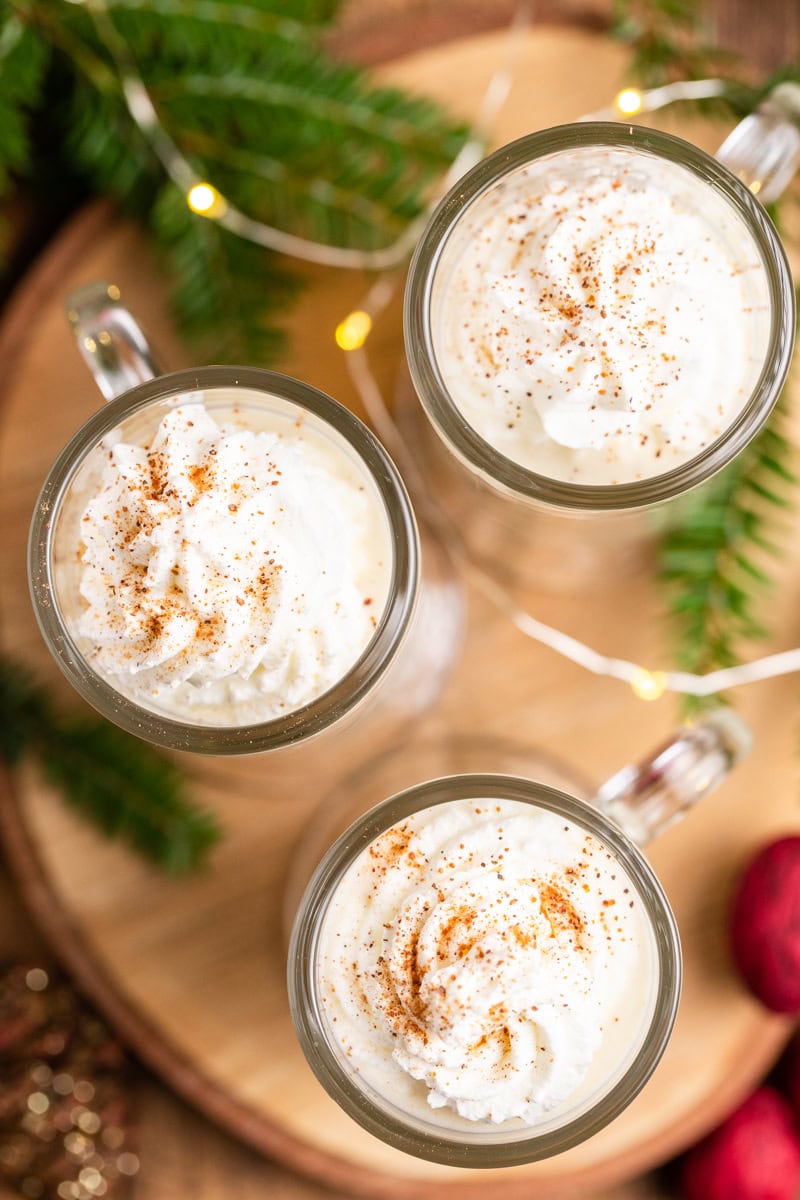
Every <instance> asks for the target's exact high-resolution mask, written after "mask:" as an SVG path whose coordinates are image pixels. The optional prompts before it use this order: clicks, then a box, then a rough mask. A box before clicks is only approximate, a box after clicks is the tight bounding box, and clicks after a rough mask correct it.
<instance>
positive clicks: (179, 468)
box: [79, 403, 391, 724]
mask: <svg viewBox="0 0 800 1200" xmlns="http://www.w3.org/2000/svg"><path fill="white" fill-rule="evenodd" d="M248 420H249V418H248V416H247V414H246V413H240V412H237V411H236V410H233V411H232V412H231V414H230V420H226V421H225V422H223V423H222V424H217V421H216V420H215V419H214V417H212V416H211V414H210V413H209V412H208V411H207V410H206V409H205V407H204V406H203V405H202V404H196V403H192V404H182V405H180V406H178V407H176V408H174V409H173V410H172V411H171V412H169V413H168V414H167V415H166V416H165V417H164V418H163V420H162V421H161V424H160V426H159V428H158V431H157V432H156V434H155V436H154V438H153V439H152V442H151V443H150V444H149V445H147V446H141V445H131V444H128V443H126V442H124V441H121V440H118V438H117V440H115V439H114V438H112V439H110V441H109V444H108V445H107V447H106V449H107V458H106V463H105V468H104V471H103V475H102V480H101V481H100V484H99V487H98V490H97V494H96V495H95V496H94V497H93V498H92V499H91V500H90V501H89V503H88V504H87V505H86V508H85V512H84V514H83V517H82V520H81V522H80V532H81V538H82V542H83V551H82V564H83V566H82V573H81V580H80V591H81V595H82V597H83V599H84V601H85V605H86V607H85V611H84V613H83V615H82V617H81V620H80V625H79V633H80V637H81V638H82V639H83V641H84V642H85V644H86V646H87V649H86V654H87V657H88V659H89V661H90V662H91V663H92V664H93V666H94V667H95V668H96V669H97V670H98V671H99V672H100V673H101V674H103V675H105V676H106V677H108V678H109V679H110V680H111V681H112V682H114V684H115V686H117V687H119V688H120V690H122V691H125V692H126V693H127V694H128V695H130V696H131V697H132V698H133V699H135V700H137V701H138V702H139V703H142V704H144V705H146V706H148V707H154V708H156V709H158V710H161V711H165V712H167V713H168V714H169V715H172V716H178V717H186V718H188V719H190V720H192V721H196V722H197V721H199V722H201V723H202V722H205V723H220V724H239V723H246V722H249V721H264V720H269V719H271V718H273V717H275V716H279V715H281V714H282V713H286V712H290V711H292V710H293V709H295V708H298V707H299V706H301V705H303V704H305V703H307V702H309V701H311V700H314V699H315V698H316V697H318V696H319V695H321V694H322V693H323V692H325V691H326V690H327V689H328V688H329V687H331V686H332V685H333V684H334V683H336V682H337V681H338V680H339V679H340V678H341V677H342V676H343V675H344V674H345V673H346V671H347V670H348V669H349V668H350V667H351V666H352V665H353V663H354V662H355V661H356V659H357V658H358V657H359V655H360V654H361V652H362V651H363V649H364V648H365V646H366V645H367V643H368V641H369V640H370V638H371V637H372V635H373V633H374V630H375V626H376V623H377V621H378V620H379V619H380V616H381V613H382V610H383V607H384V604H385V601H386V596H387V591H388V578H389V571H390V565H391V559H390V554H391V551H390V548H389V547H388V544H387V542H388V536H387V530H386V523H385V518H384V517H383V513H382V512H381V510H380V506H379V504H378V501H377V498H376V497H374V496H372V495H370V494H369V493H368V489H367V488H366V487H365V485H364V481H363V480H362V479H361V478H359V473H358V471H357V469H356V467H355V465H354V464H353V463H352V462H351V461H350V460H349V458H348V456H347V455H346V453H345V452H344V450H342V449H339V448H338V446H336V445H334V443H333V441H332V440H331V439H328V438H325V437H323V436H322V435H321V434H320V433H318V432H316V431H315V430H313V429H312V428H310V427H307V426H306V425H304V423H303V422H302V421H298V420H297V419H296V414H295V413H294V412H293V413H292V417H291V419H289V418H288V417H287V418H286V419H285V420H281V419H280V417H279V416H275V417H274V418H273V419H271V421H272V427H271V428H260V429H259V431H257V432H254V431H252V430H251V429H250V428H248V427H247V424H248ZM268 424H269V422H268Z"/></svg>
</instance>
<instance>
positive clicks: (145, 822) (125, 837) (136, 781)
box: [0, 658, 221, 875]
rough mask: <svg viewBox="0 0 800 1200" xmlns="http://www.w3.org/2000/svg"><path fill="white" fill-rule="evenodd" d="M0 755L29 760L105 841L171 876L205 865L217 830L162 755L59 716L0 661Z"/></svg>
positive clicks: (117, 733) (92, 723) (29, 682)
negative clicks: (135, 853) (121, 843)
mask: <svg viewBox="0 0 800 1200" xmlns="http://www.w3.org/2000/svg"><path fill="white" fill-rule="evenodd" d="M0 756H1V757H2V758H3V760H4V761H5V762H6V763H7V764H8V765H9V766H11V767H14V766H16V765H18V764H19V763H20V762H21V760H22V759H23V758H26V757H33V758H35V759H36V760H37V761H38V763H39V764H40V766H41V769H42V771H43V773H44V776H45V778H46V779H47V780H48V782H49V783H51V784H52V785H53V786H54V787H57V788H58V789H59V791H60V792H61V794H62V795H63V796H64V797H65V799H66V800H67V801H68V802H69V803H70V804H71V805H72V806H73V807H74V808H75V809H77V810H78V811H79V812H80V813H82V815H83V816H85V817H88V818H89V820H91V821H92V822H93V824H95V825H96V826H97V827H98V828H99V829H101V830H102V831H103V832H104V833H105V834H106V835H107V836H109V837H114V838H119V839H120V840H121V841H124V842H126V843H127V844H128V845H129V846H131V847H132V848H133V849H134V850H136V851H138V852H139V853H140V854H142V855H144V857H145V858H147V859H148V860H149V861H150V862H151V863H153V864H155V865H156V866H158V867H160V868H161V869H162V870H164V871H167V872H169V873H170V874H173V875H184V874H186V873H187V872H190V871H193V870H195V869H197V868H198V867H200V866H201V865H203V864H204V863H205V862H206V860H207V858H208V855H209V852H210V851H211V849H212V847H213V846H214V845H215V844H216V843H217V842H218V840H219V838H220V836H221V831H220V828H219V825H218V824H217V821H216V819H215V818H214V817H213V815H212V814H211V813H210V812H209V811H208V810H206V809H204V808H201V807H199V806H198V805H196V804H194V803H192V802H191V801H190V800H189V798H188V795H187V788H186V783H185V780H184V777H183V775H182V773H181V772H180V771H179V770H178V768H177V767H176V766H175V764H174V763H172V762H171V761H170V760H169V759H168V758H166V757H165V756H164V755H162V754H160V753H158V751H156V750H153V749H152V748H151V747H150V746H147V745H145V744H144V743H143V742H140V741H139V740H138V739H137V738H134V737H131V736H130V735H129V734H126V733H123V731H122V730H120V729H117V728H116V726H114V725H110V724H109V723H108V722H107V721H103V720H99V719H95V718H92V717H74V716H63V715H61V714H60V713H57V712H55V711H54V709H53V707H52V705H51V703H50V701H49V700H48V698H47V696H46V695H45V693H44V691H43V689H42V688H41V687H39V686H37V684H36V683H35V682H34V681H33V679H32V677H31V675H30V674H29V672H28V671H27V670H25V668H23V667H22V666H21V665H19V664H18V663H14V662H11V661H10V660H8V659H5V658H0Z"/></svg>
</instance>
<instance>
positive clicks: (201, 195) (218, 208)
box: [186, 183, 228, 221]
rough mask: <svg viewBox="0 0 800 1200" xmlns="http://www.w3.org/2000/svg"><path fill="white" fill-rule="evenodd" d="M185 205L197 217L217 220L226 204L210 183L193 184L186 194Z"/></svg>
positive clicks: (223, 211)
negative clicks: (196, 214)
mask: <svg viewBox="0 0 800 1200" xmlns="http://www.w3.org/2000/svg"><path fill="white" fill-rule="evenodd" d="M186 203H187V204H188V205H189V208H190V209H191V210H192V212H194V213H198V215H199V216H202V217H209V218H211V220H214V221H217V220H219V219H220V218H221V217H222V216H223V215H224V213H225V212H226V210H227V207H228V204H227V201H226V200H225V197H224V196H223V195H222V193H221V192H218V191H217V189H216V188H215V187H214V185H213V184H211V183H195V184H193V185H192V186H191V187H190V188H189V190H188V192H187V193H186Z"/></svg>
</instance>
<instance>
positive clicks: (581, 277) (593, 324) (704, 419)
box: [434, 148, 769, 484]
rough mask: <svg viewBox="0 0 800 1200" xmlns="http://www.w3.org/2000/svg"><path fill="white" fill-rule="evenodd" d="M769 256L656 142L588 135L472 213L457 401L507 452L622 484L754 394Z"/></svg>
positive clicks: (458, 255)
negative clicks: (607, 140)
mask: <svg viewBox="0 0 800 1200" xmlns="http://www.w3.org/2000/svg"><path fill="white" fill-rule="evenodd" d="M768 337H769V298H768V290H767V281H766V273H765V269H764V265H763V263H762V261H761V258H760V256H759V252H758V250H757V248H756V245H755V242H754V239H753V237H752V235H751V234H749V233H748V231H747V229H746V227H745V225H744V223H743V221H742V219H741V218H740V217H739V216H738V214H737V213H736V212H735V211H734V210H733V208H732V207H731V205H730V204H729V203H728V201H727V200H725V199H724V198H723V197H722V196H721V195H718V194H717V193H716V192H715V191H714V189H713V188H712V187H711V186H710V185H707V184H704V183H702V182H701V181H700V180H698V179H697V178H696V177H695V176H694V175H693V174H692V173H691V172H690V171H689V170H688V169H686V168H684V167H681V166H679V165H677V164H675V163H671V162H668V161H665V160H662V159H659V158H657V157H655V156H654V155H650V154H646V153H642V152H637V151H631V150H623V149H612V148H583V149H575V150H572V151H563V152H561V153H560V154H555V155H550V156H546V157H545V158H543V159H540V160H537V161H536V162H533V163H531V164H529V165H528V166H526V167H524V168H522V169H520V170H518V171H516V172H514V173H513V174H511V175H510V176H508V177H507V178H505V179H504V180H503V181H502V182H501V183H499V184H498V185H496V186H495V187H494V188H492V189H490V190H489V191H488V192H487V193H486V194H484V195H483V196H481V197H479V198H478V199H477V200H476V201H475V202H473V204H472V205H471V206H470V208H469V209H467V211H466V213H465V215H464V218H463V222H462V225H461V226H459V227H458V228H457V229H456V231H455V232H454V233H453V235H452V237H451V241H450V243H448V245H447V246H446V247H445V250H444V252H443V256H442V261H441V264H440V266H439V268H438V271H437V279H436V285H435V293H434V340H435V346H436V357H437V361H438V363H439V368H440V370H441V373H442V376H443V378H444V381H445V384H446V385H447V387H448V389H449V391H450V394H451V397H452V400H453V403H454V404H455V405H456V407H457V408H458V409H460V410H461V412H462V415H463V416H464V418H465V419H466V420H467V422H468V423H469V424H470V425H472V426H473V428H474V429H475V430H476V431H477V432H478V433H479V434H480V435H481V437H483V438H484V439H485V440H486V441H487V442H489V443H490V444H491V445H492V446H493V447H494V448H495V449H497V450H499V451H500V452H501V453H502V454H504V455H505V456H506V457H508V458H510V459H513V460H514V461H515V462H519V463H521V464H522V465H524V466H526V467H529V468H530V469H532V470H534V471H537V472H538V473H540V474H543V475H547V476H550V477H551V478H557V479H564V480H571V481H573V482H577V483H586V484H614V483H622V482H630V481H633V480H636V479H644V478H649V477H652V476H654V475H659V474H661V473H662V472H664V471H668V470H670V469H672V468H674V467H675V466H677V465H679V464H680V463H683V462H686V461H688V460H689V459H690V458H693V457H694V456H695V455H697V454H698V453H699V452H700V451H701V450H703V449H704V448H705V447H706V446H708V445H710V444H711V443H712V442H713V441H715V440H716V439H717V438H718V437H720V435H721V434H723V433H724V432H725V430H726V429H727V428H728V426H729V425H730V424H731V422H732V421H733V420H734V418H735V417H736V416H737V414H738V413H739V412H740V410H741V409H742V407H743V406H744V404H745V403H746V402H747V400H748V398H749V397H750V395H751V393H752V390H753V388H754V386H755V383H756V381H757V379H758V376H759V373H760V371H761V368H762V365H763V362H764V358H765V355H766V348H767V344H768Z"/></svg>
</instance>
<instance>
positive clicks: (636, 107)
mask: <svg viewBox="0 0 800 1200" xmlns="http://www.w3.org/2000/svg"><path fill="white" fill-rule="evenodd" d="M614 107H615V108H616V109H617V110H618V111H619V112H621V113H622V114H623V116H626V117H632V116H633V115H634V114H635V113H638V112H641V111H642V93H641V92H639V91H637V90H636V88H623V90H622V91H621V92H620V93H619V94H618V95H617V97H616V99H615V100H614Z"/></svg>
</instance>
